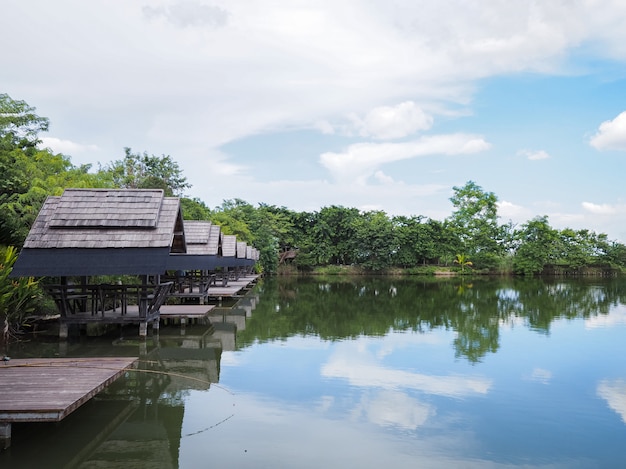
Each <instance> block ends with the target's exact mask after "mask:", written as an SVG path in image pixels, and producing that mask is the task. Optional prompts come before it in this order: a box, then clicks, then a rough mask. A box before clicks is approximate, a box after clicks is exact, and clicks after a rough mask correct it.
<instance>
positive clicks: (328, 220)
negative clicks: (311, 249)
mask: <svg viewBox="0 0 626 469" xmlns="http://www.w3.org/2000/svg"><path fill="white" fill-rule="evenodd" d="M359 216H360V214H359V211H358V210H357V209H356V208H345V207H341V206H337V205H332V206H330V207H323V208H322V209H321V210H320V211H319V213H318V216H317V220H316V223H315V225H314V226H313V242H314V243H316V244H317V249H318V250H319V252H320V253H321V254H323V256H320V261H322V262H320V264H321V265H328V264H341V265H349V264H352V263H353V262H355V257H354V256H355V247H356V246H355V238H356V233H355V220H356V219H357V218H359Z"/></svg>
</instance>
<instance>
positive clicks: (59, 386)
mask: <svg viewBox="0 0 626 469" xmlns="http://www.w3.org/2000/svg"><path fill="white" fill-rule="evenodd" d="M136 361H137V358H130V357H122V358H120V357H110V358H31V359H11V360H10V361H7V362H4V364H0V449H2V448H8V447H9V446H10V442H11V423H13V422H59V421H61V420H62V419H64V418H65V417H67V416H68V415H69V414H70V413H72V412H73V411H74V410H76V409H77V408H78V407H80V406H81V405H83V404H84V403H85V402H87V401H88V400H89V399H91V398H92V397H93V396H95V395H96V394H98V393H99V392H100V391H102V390H103V389H104V388H106V387H107V386H108V385H110V384H111V383H112V382H113V381H115V380H116V379H118V378H119V377H120V376H121V375H122V374H123V373H124V372H125V371H126V370H127V369H129V368H131V367H133V365H134V364H135V362H136Z"/></svg>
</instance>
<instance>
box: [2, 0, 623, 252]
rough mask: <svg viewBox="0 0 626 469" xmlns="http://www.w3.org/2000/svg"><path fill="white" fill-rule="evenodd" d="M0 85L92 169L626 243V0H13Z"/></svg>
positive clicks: (260, 197)
mask: <svg viewBox="0 0 626 469" xmlns="http://www.w3.org/2000/svg"><path fill="white" fill-rule="evenodd" d="M2 4H3V5H2V12H1V14H0V37H1V39H2V42H3V44H4V47H3V48H2V49H3V51H2V60H1V62H0V92H4V93H8V94H9V95H10V96H11V97H12V98H13V99H19V100H24V101H26V102H27V103H28V104H29V105H31V106H34V107H35V108H37V113H38V114H39V115H41V116H45V117H48V118H49V119H50V122H51V126H50V131H49V132H47V133H46V134H45V135H44V136H43V137H44V139H43V140H44V144H45V145H46V146H47V147H49V148H51V149H52V150H54V151H56V152H62V153H64V154H66V155H69V156H70V157H71V160H72V163H74V164H75V165H81V164H92V165H93V167H94V168H97V167H98V164H102V165H105V164H107V163H109V162H111V161H114V160H119V159H122V158H123V156H124V147H130V148H132V150H133V151H135V152H144V151H145V152H148V153H149V154H155V155H163V154H165V155H170V156H171V157H172V158H173V159H174V161H176V162H177V163H178V164H179V166H180V167H181V169H182V170H183V172H184V175H185V176H186V177H187V179H188V181H189V182H190V183H191V184H192V186H193V187H192V188H191V189H190V190H189V191H188V193H187V195H188V196H191V197H198V198H199V199H201V200H203V201H204V202H205V203H206V204H207V205H208V206H209V207H215V206H217V205H220V204H221V203H222V201H223V200H226V199H232V198H235V197H237V198H241V199H244V200H246V201H248V202H250V203H252V204H255V205H256V204H257V203H261V202H263V203H267V204H274V205H278V206H285V207H287V208H289V209H292V210H296V211H305V210H306V211H316V210H319V209H320V208H321V207H324V206H329V205H342V206H345V207H357V208H359V209H362V210H373V209H377V210H378V209H379V210H384V211H385V212H387V213H388V214H389V215H396V214H404V215H425V216H428V217H431V218H435V219H438V220H443V219H444V218H446V217H447V216H449V215H450V213H451V211H452V205H451V203H450V201H449V198H450V196H451V195H452V194H453V187H454V186H462V185H464V184H465V183H466V182H467V181H469V180H471V181H474V182H476V183H477V184H478V185H480V186H481V187H482V188H483V189H484V190H485V191H488V192H493V193H495V195H496V196H497V197H498V200H499V204H500V207H499V215H500V217H501V221H502V222H507V221H509V220H512V221H513V222H515V223H519V224H521V223H524V222H525V221H528V220H529V219H531V218H533V217H535V216H538V215H547V216H548V217H549V222H550V224H551V225H552V226H553V227H556V228H564V227H571V228H576V229H578V228H589V229H592V230H594V231H596V232H602V233H607V234H608V235H609V237H610V239H614V240H619V241H622V242H626V196H625V194H624V189H623V187H624V178H625V175H626V164H625V161H626V47H624V44H626V27H624V25H625V24H626V2H622V1H620V0H551V1H549V2H548V1H546V2H542V1H536V0H534V1H533V0H446V1H442V0H420V1H415V0H358V1H357V0H341V1H338V0H333V1H329V0H281V1H279V0H256V1H251V0H206V1H205V0H106V1H105V0H90V1H88V2H86V1H84V0H56V1H54V2H52V1H49V0H4V1H3V2H2Z"/></svg>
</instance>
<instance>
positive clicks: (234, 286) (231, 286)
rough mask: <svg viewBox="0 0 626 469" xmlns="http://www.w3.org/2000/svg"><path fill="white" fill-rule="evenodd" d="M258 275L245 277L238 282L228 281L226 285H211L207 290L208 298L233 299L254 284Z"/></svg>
mask: <svg viewBox="0 0 626 469" xmlns="http://www.w3.org/2000/svg"><path fill="white" fill-rule="evenodd" d="M258 277H259V276H258V275H246V276H242V277H240V278H239V280H229V281H228V285H226V286H219V285H211V286H210V287H209V290H208V295H209V297H210V298H234V297H237V296H239V295H241V294H242V292H243V291H244V290H246V289H248V288H250V287H251V285H253V284H254V282H256V280H257V279H258Z"/></svg>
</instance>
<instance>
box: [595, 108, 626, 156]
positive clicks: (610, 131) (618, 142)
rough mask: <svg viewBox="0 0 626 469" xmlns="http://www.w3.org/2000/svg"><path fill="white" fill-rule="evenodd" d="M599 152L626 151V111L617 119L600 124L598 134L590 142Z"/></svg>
mask: <svg viewBox="0 0 626 469" xmlns="http://www.w3.org/2000/svg"><path fill="white" fill-rule="evenodd" d="M589 143H590V144H591V146H592V147H594V148H596V149H597V150H620V151H626V111H624V112H622V113H621V114H620V115H618V116H617V117H616V118H615V119H613V120H609V121H605V122H603V123H602V124H600V128H599V129H598V132H597V133H596V134H595V135H594V136H593V137H591V140H590V141H589Z"/></svg>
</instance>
